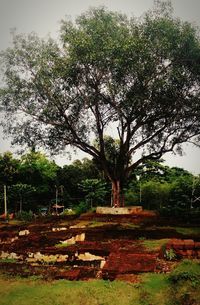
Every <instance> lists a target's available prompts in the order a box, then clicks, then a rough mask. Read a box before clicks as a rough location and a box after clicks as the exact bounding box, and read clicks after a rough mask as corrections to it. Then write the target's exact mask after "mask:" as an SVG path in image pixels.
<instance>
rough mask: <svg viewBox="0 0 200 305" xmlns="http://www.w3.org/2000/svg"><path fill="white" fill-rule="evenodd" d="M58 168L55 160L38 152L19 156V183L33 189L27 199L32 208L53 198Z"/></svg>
mask: <svg viewBox="0 0 200 305" xmlns="http://www.w3.org/2000/svg"><path fill="white" fill-rule="evenodd" d="M58 169H59V167H58V165H56V164H55V162H53V161H51V160H49V159H48V158H47V157H46V156H45V155H44V154H42V153H40V152H36V151H30V152H28V153H26V154H25V155H23V156H22V157H21V160H20V167H19V183H20V185H21V184H23V185H28V186H29V187H33V188H34V189H35V191H34V192H32V198H30V200H29V206H30V208H31V209H32V210H35V208H36V206H38V205H49V204H50V202H51V200H53V199H54V200H55V193H56V190H55V185H57V172H58ZM34 205H35V207H34Z"/></svg>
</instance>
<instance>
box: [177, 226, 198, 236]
mask: <svg viewBox="0 0 200 305" xmlns="http://www.w3.org/2000/svg"><path fill="white" fill-rule="evenodd" d="M175 230H176V231H177V232H178V233H181V234H183V235H193V234H194V235H199V234H200V227H188V228H187V227H185V228H183V227H175Z"/></svg>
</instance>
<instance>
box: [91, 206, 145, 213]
mask: <svg viewBox="0 0 200 305" xmlns="http://www.w3.org/2000/svg"><path fill="white" fill-rule="evenodd" d="M142 210H143V208H142V206H139V205H138V206H129V207H120V208H114V207H97V208H96V213H97V214H111V215H130V214H137V213H140V212H142Z"/></svg>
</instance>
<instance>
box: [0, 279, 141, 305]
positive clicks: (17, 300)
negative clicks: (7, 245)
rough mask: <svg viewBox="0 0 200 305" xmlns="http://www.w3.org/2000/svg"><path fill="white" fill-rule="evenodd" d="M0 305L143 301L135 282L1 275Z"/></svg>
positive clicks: (102, 304)
mask: <svg viewBox="0 0 200 305" xmlns="http://www.w3.org/2000/svg"><path fill="white" fill-rule="evenodd" d="M0 294H1V300H0V304H1V305H8V304H9V305H27V300H28V304H29V305H33V304H37V305H44V304H48V305H68V304H69V305H116V304H123V305H131V304H135V305H137V304H140V303H138V302H139V293H138V292H137V290H136V289H133V285H131V284H127V283H123V282H117V281H116V282H106V281H100V280H99V281H97V280H95V281H91V282H81V281H80V282H70V281H65V280H60V281H57V282H44V281H41V280H32V279H20V278H14V279H12V278H5V277H2V276H1V278H0Z"/></svg>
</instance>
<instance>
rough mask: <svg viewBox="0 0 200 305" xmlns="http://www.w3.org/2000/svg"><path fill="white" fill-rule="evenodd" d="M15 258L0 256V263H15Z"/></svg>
mask: <svg viewBox="0 0 200 305" xmlns="http://www.w3.org/2000/svg"><path fill="white" fill-rule="evenodd" d="M16 261H17V260H16V259H15V258H0V263H16Z"/></svg>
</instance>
